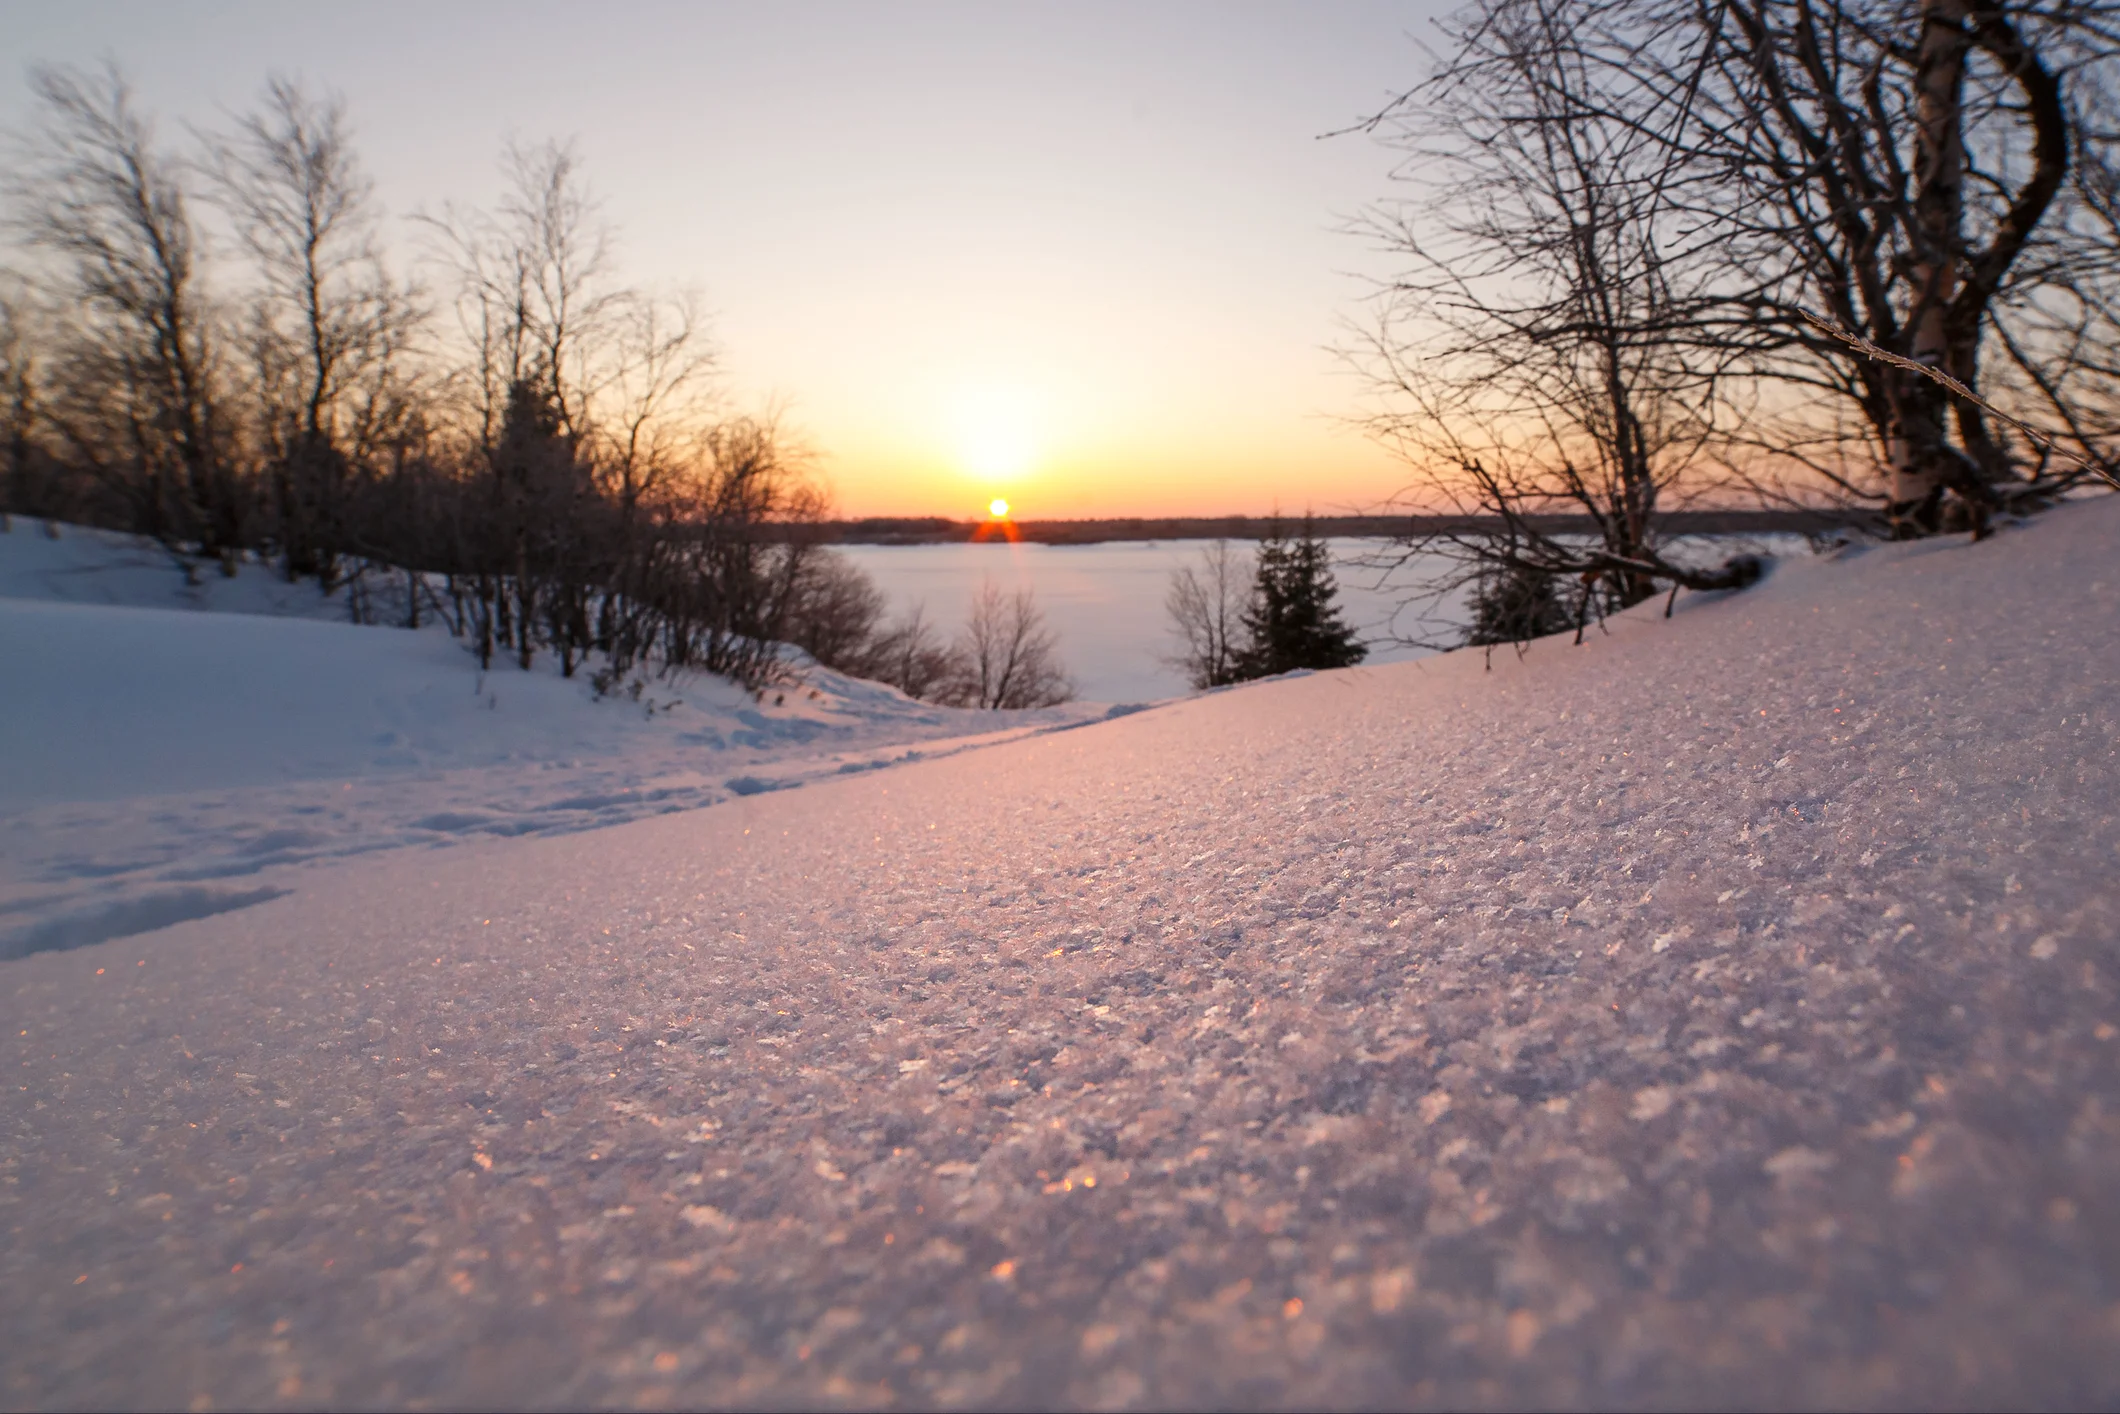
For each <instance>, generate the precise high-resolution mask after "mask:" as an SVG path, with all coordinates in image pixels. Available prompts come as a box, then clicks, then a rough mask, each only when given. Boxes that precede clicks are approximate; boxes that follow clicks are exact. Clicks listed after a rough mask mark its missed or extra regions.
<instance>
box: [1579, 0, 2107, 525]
mask: <svg viewBox="0 0 2120 1414" xmlns="http://www.w3.org/2000/svg"><path fill="white" fill-rule="evenodd" d="M1631 8H1633V9H1634V10H1635V11H1636V12H1637V13H1641V14H1646V15H1650V16H1653V17H1655V18H1657V19H1659V20H1661V21H1662V22H1664V23H1665V24H1666V25H1667V26H1668V27H1669V32H1670V33H1672V34H1675V35H1681V36H1683V39H1684V43H1683V44H1677V45H1674V44H1657V43H1637V42H1632V41H1621V40H1619V39H1618V38H1617V37H1616V36H1615V35H1612V34H1609V33H1608V34H1607V35H1604V36H1601V37H1600V40H1599V42H1600V43H1601V44H1602V45H1604V46H1605V48H1604V52H1605V53H1606V55H1607V57H1608V59H1609V60H1611V61H1613V62H1622V61H1623V62H1624V63H1625V64H1626V65H1627V67H1628V71H1629V73H1630V74H1631V75H1632V76H1633V77H1634V78H1635V80H1636V81H1637V82H1638V83H1640V84H1641V85H1643V86H1646V87H1647V88H1649V89H1650V90H1652V91H1655V92H1657V93H1659V94H1663V95H1666V96H1670V95H1675V94H1677V93H1679V92H1681V91H1683V92H1685V93H1686V94H1688V95H1689V97H1690V103H1689V105H1688V113H1687V121H1686V123H1685V124H1684V126H1683V128H1682V130H1680V131H1679V132H1677V133H1676V134H1675V135H1674V137H1673V138H1672V139H1671V140H1670V142H1669V144H1668V145H1669V146H1670V148H1671V149H1672V150H1673V151H1674V152H1675V153H1677V154H1679V155H1680V156H1681V157H1682V158H1683V160H1684V162H1685V163H1686V166H1687V169H1688V171H1689V172H1692V173H1695V174H1698V175H1699V176H1700V177H1701V178H1703V180H1701V181H1698V182H1695V183H1692V184H1690V185H1688V186H1687V187H1686V188H1685V189H1684V190H1685V197H1686V201H1685V205H1686V208H1687V211H1688V214H1689V216H1690V217H1691V218H1692V219H1693V220H1695V221H1696V222H1697V223H1698V224H1699V225H1700V227H1701V228H1702V229H1704V230H1709V231H1712V232H1713V233H1714V235H1715V236H1716V238H1717V239H1716V242H1715V244H1714V245H1713V246H1712V247H1711V248H1710V250H1711V253H1712V255H1713V256H1714V257H1715V269H1714V274H1713V278H1714V279H1715V281H1716V283H1717V284H1718V286H1719V287H1720V289H1721V291H1722V293H1723V295H1724V296H1725V298H1726V300H1727V301H1728V305H1729V308H1730V309H1731V310H1732V311H1733V312H1736V313H1741V314H1742V315H1743V317H1744V318H1745V319H1746V320H1747V321H1748V323H1749V324H1750V326H1751V327H1752V328H1753V329H1754V330H1755V331H1757V337H1756V338H1755V339H1754V340H1753V344H1752V348H1751V350H1750V355H1751V356H1750V360H1749V366H1748V372H1749V373H1750V374H1751V375H1752V376H1753V377H1754V378H1756V379H1758V380H1761V381H1762V382H1763V383H1766V384H1771V385H1772V386H1773V388H1774V389H1776V390H1777V393H1778V406H1777V407H1776V408H1774V409H1772V410H1773V411H1774V412H1775V413H1776V414H1777V415H1776V416H1775V417H1772V418H1769V419H1764V420H1763V421H1762V422H1761V424H1760V427H1761V430H1762V435H1761V436H1759V437H1757V438H1755V439H1754V445H1755V448H1756V450H1759V451H1762V452H1766V453H1770V454H1774V455H1779V456H1782V457H1784V458H1795V459H1797V460H1799V461H1800V463H1801V464H1802V466H1803V467H1804V468H1805V470H1806V471H1807V472H1808V473H1809V474H1811V475H1813V476H1815V477H1818V478H1821V479H1823V480H1824V481H1826V482H1828V483H1830V484H1833V485H1837V486H1839V487H1840V488H1842V489H1843V490H1844V491H1846V492H1848V493H1849V494H1851V495H1855V496H1860V497H1865V498H1874V499H1875V500H1876V501H1880V502H1882V504H1883V509H1884V511H1885V514H1886V516H1887V518H1888V520H1889V521H1890V523H1891V524H1892V526H1893V528H1894V529H1895V531H1896V532H1897V533H1900V534H1923V533H1929V532H1933V531H1935V530H1938V529H1942V528H1946V527H1947V526H1951V525H1970V526H1971V527H1973V528H1974V529H1975V530H1976V532H1977V531H1979V530H1980V529H1981V528H1982V527H1984V526H1985V524H1986V522H1987V518H1988V517H1989V515H1990V514H1991V513H1992V512H1993V511H1994V510H1996V509H1999V508H2007V507H2012V506H2024V505H2034V504H2039V503H2041V502H2043V501H2045V500H2048V499H2050V498H2051V497H2053V496H2054V495H2056V494H2059V493H2060V492H2061V491H2064V490H2066V489H2067V488H2068V487H2069V486H2070V485H2072V484H2074V483H2075V482H2076V481H2077V480H2079V479H2080V478H2081V476H2082V475H2083V472H2082V469H2081V468H2080V467H2077V466H2067V467H2063V466H2057V465H2053V464H2050V463H2047V462H2046V461H2045V459H2044V458H2043V457H2037V456H2032V457H2029V458H2028V457H2027V452H2029V451H2030V450H2031V449H2029V448H2027V447H2025V446H2024V445H2023V444H2021V443H2017V444H2014V445H2013V443H2012V440H2011V439H2009V438H2008V437H2007V435H2006V433H2004V434H2001V435H1998V432H1997V430H1996V429H1995V428H1993V427H1991V426H1990V424H1989V422H1988V420H1987V417H1986V415H1985V414H1984V413H1983V411H1982V409H1981V407H1980V406H1979V404H1978V402H1977V401H1975V400H1974V399H1971V398H1965V397H1959V396H1957V395H1955V394H1953V393H1952V392H1951V391H1950V388H1949V386H1948V385H1946V384H1944V383H1941V382H1939V381H1937V380H1935V379H1931V378H1928V377H1926V376H1924V375H1923V374H1922V373H1919V372H1916V371H1914V370H1913V369H1911V368H1909V367H1905V366H1901V365H1897V364H1894V363H1891V362H1889V361H1885V360H1880V359H1873V358H1869V357H1867V356H1864V355H1862V354H1861V353H1859V352H1858V351H1857V350H1856V349H1854V348H1853V347H1851V346H1850V345H1849V344H1847V343H1846V342H1844V341H1842V340H1840V339H1839V338H1837V337H1835V336H1833V335H1832V334H1830V333H1828V332H1826V331H1825V330H1823V329H1821V328H1820V327H1818V326H1817V325H1816V324H1814V323H1813V322H1812V320H1813V317H1814V316H1820V317H1822V318H1823V319H1824V320H1825V321H1826V322H1827V323H1828V324H1830V325H1831V326H1834V327H1837V328H1839V329H1841V330H1844V331H1848V332H1851V333H1853V334H1854V335H1855V336H1857V337H1858V338H1859V339H1861V340H1864V341H1866V342H1869V343H1871V344H1872V345H1874V346H1875V347H1878V348H1880V349H1883V350H1884V351H1886V352H1888V353H1890V354H1893V355H1895V356H1898V357H1900V358H1903V359H1906V360H1909V361H1911V363H1912V364H1914V365H1919V366H1922V367H1927V368H1934V369H1937V370H1940V371H1942V372H1943V373H1945V374H1947V375H1949V377H1950V378H1951V379H1952V380H1954V381H1955V382H1956V383H1957V384H1958V385H1959V386H1961V387H1963V388H1965V389H1967V390H1969V391H1970V392H1972V393H1976V394H1977V393H1978V392H1980V391H1981V386H1982V384H1981V374H1982V364H1983V354H1984V352H1985V351H1986V350H1987V349H1988V348H1989V347H1990V345H1991V344H1994V343H2000V344H2001V345H2002V346H2003V347H2004V349H2005V350H2010V351H2011V352H2010V354H2009V356H2010V357H2011V358H2012V359H2013V361H2016V362H2017V363H2018V364H2019V366H2020V367H2021V368H2024V369H2026V370H2035V369H2037V368H2039V367H2040V366H2042V365H2043V364H2046V363H2047V362H2048V360H2049V358H2050V357H2051V355H2052V354H2053V353H2054V349H2053V347H2052V345H2053V343H2054V342H2055V335H2056V334H2057V332H2065V330H2062V331H2057V330H2055V329H2053V328H2051V327H2050V328H2047V329H2045V330H2041V329H2040V328H2039V327H2038V326H2039V325H2040V323H2041V320H2040V319H2038V318H2032V319H2029V320H2027V319H2026V318H2024V315H2025V313H2026V311H2027V310H2028V309H2031V308H2035V307H2037V306H2039V305H2040V303H2041V297H2040V295H2039V294H2038V293H2036V289H2037V288H2038V287H2045V288H2047V289H2048V290H2049V291H2051V290H2052V289H2054V288H2068V287H2076V288H2080V287H2081V284H2082V282H2081V281H2080V280H2079V279H2078V278H2077V277H2078V276H2080V275H2083V274H2086V273H2089V272H2088V271H2087V269H2086V267H2085V265H2084V263H2083V262H2084V261H2085V259H2086V258H2087V257H2088V258H2090V259H2092V260H2093V261H2103V262H2104V263H2105V264H2106V265H2107V266H2108V267H2109V265H2110V255H2109V246H2108V253H2107V254H2105V255H2099V254H2097V252H2096V247H2095V242H2093V243H2091V244H2086V243H2085V242H2084V240H2083V239H2081V237H2083V236H2086V235H2091V234H2093V233H2092V232H2090V231H2087V230H2084V229H2082V228H2078V229H2077V231H2075V232H2074V233H2073V235H2072V233H2071V232H2070V231H2069V229H2068V227H2069V208H2070V203H2069V201H2067V200H2065V199H2064V198H2065V194H2066V193H2067V191H2068V176H2069V168H2070V165H2071V161H2072V158H2073V157H2074V156H2075V155H2077V154H2079V153H2081V152H2082V151H2083V144H2082V141H2081V136H2080V127H2079V124H2080V105H2079V104H2077V103H2076V102H2074V101H2072V100H2071V98H2070V94H2069V85H2070V83H2071V82H2073V81H2078V80H2081V84H2080V85H2079V86H2082V85H2089V84H2091V82H2092V80H2093V79H2094V77H2095V75H2096V74H2097V72H2098V71H2099V69H2100V68H2101V66H2104V65H2106V64H2108V63H2109V62H2110V60H2111V59H2112V57H2113V54H2114V52H2115V50H2114V37H2113V28H2112V25H2113V21H2114V19H2115V18H2116V16H2120V7H2115V6H2112V5H2109V4H2104V3H2096V2H2095V0H2061V2H2060V3H2044V0H2040V3H2031V2H2030V0H1836V3H1825V0H1717V3H1716V4H1715V5H1713V6H1712V7H1710V6H1708V5H1704V4H1700V3H1698V0H1655V3H1646V4H1640V5H1635V6H1633V7H1631ZM2086 91H2087V90H2086ZM2078 190H2079V191H2088V190H2089V189H2088V188H2084V187H2080V186H2079V188H2078ZM2031 381H2032V382H2033V383H2035V384H2036V383H2038V382H2039V381H2040V379H2039V377H2038V376H2036V374H2035V375H2034V376H2033V377H2032V378H2031ZM2047 381H2048V383H2049V385H2050V386H2049V388H2048V390H2047V392H2048V393H2052V392H2055V391H2058V385H2056V384H2053V382H2052V380H2051V379H2048V380H2047ZM2049 401H2050V402H2051V401H2052V399H2051V398H2049ZM2063 402H2064V406H2063V407H2062V408H2061V409H2058V411H2060V412H2061V413H2062V417H2061V423H2062V426H2061V427H2060V428H2059V429H2058V430H2059V431H2061V432H2062V434H2063V435H2069V428H2068V426H2067V424H2068V422H2069V421H2070V420H2071V419H2070V418H2069V416H2068V414H2067V408H2066V400H2065V399H2064V400H2063ZM2050 410H2052V409H2050ZM1849 429H1852V430H1853V431H1854V433H1855V437H1854V438H1853V439H1851V438H1850V437H1849V436H1848V430H1849ZM2028 463H2029V464H2028Z"/></svg>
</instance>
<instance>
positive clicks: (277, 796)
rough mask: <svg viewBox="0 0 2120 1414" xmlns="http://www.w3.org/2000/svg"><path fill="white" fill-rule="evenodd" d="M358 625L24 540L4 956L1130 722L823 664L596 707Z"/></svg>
mask: <svg viewBox="0 0 2120 1414" xmlns="http://www.w3.org/2000/svg"><path fill="white" fill-rule="evenodd" d="M386 588H387V586H386ZM382 607H385V608H388V607H390V606H389V605H388V604H387V603H386V604H385V605H383V606H382ZM182 610H205V611H211V612H181V611H182ZM347 613H348V608H347V596H346V594H345V593H344V592H343V591H342V592H341V593H339V594H338V595H335V596H326V595H324V594H322V593H321V592H320V591H319V590H318V589H317V588H316V586H315V585H314V584H313V583H308V584H300V585H290V584H287V583H285V582H284V581H282V580H280V579H278V578H277V577H276V576H274V575H273V574H271V573H270V572H269V570H268V569H267V568H266V567H265V566H262V565H258V564H245V565H242V566H241V567H240V568H239V573H238V574H237V575H236V577H234V578H233V579H227V578H223V577H222V575H221V574H220V573H219V571H218V569H217V568H209V569H207V570H205V571H203V572H193V573H192V574H190V575H187V574H186V572H185V571H184V569H183V567H182V566H181V564H180V563H179V562H178V561H176V560H174V559H173V558H172V557H171V556H169V555H168V554H167V553H166V552H164V551H163V550H161V549H160V548H159V547H156V546H153V545H152V544H149V543H143V542H140V541H136V540H134V539H132V538H131V537H126V536H118V535H112V534H107V533H103V532H96V531H89V530H82V529H78V528H69V529H67V530H65V531H64V532H62V534H61V536H60V537H59V538H58V539H50V538H48V537H46V536H45V535H44V534H43V533H42V532H41V530H39V529H37V528H35V527H34V526H33V525H32V524H31V523H27V522H23V523H18V525H17V527H16V529H15V531H14V532H13V533H12V534H7V535H0V664H5V665H6V673H7V678H6V684H5V688H4V690H0V741H5V742H8V743H10V749H9V750H7V751H5V752H0V958H5V957H8V956H13V955H17V954H20V953H22V952H26V951H31V950H35V949H38V948H43V947H52V946H62V945H63V946H74V945H78V944H79V943H80V942H83V941H95V940H98V939H100V938H104V937H114V936H120V935H121V934H122V933H123V932H129V931H138V930H139V929H140V928H142V927H156V926H161V925H162V924H164V923H169V922H175V921H177V920H179V919H181V918H190V917H200V916H204V914H206V913H211V912H215V911H218V910H217V908H216V907H214V906H213V905H214V904H215V902H216V901H217V900H218V901H223V902H227V903H228V904H229V906H237V901H240V902H241V903H249V902H255V901H257V900H258V899H259V898H265V897H272V896H274V895H275V893H276V892H277V891H279V890H280V889H282V888H284V887H285V884H284V883H281V882H277V881H278V880H279V878H280V875H281V873H282V872H284V871H285V869H286V868H287V867H288V866H293V865H299V864H305V863H309V862H313V861H329V860H332V859H338V858H343V857H345V856H348V855H353V854H365V853H371V852H374V851H377V850H385V849H393V848H400V847H405V846H419V845H435V844H444V843H449V842H452V841H454V840H458V839H461V838H464V837H467V836H479V835H535V834H550V833H567V832H571V831H576V830H583V829H591V828H595V827H598V826H602V825H609V824H613V823H616V822H619V821H623V820H630V819H634V818H636V817H638V816H641V815H647V814H658V813H665V812H669V811H675V810H685V809H692V808H696V807H698V806H701V805H707V804H711V803H713V802H715V801H719V800H726V799H729V798H731V797H732V796H736V795H743V794H755V793H758V792H760V791H764V790H773V789H781V788H785V787H788V786H792V785H797V784H800V783H801V782H803V781H806V780H813V779H816V778H818V777H821V776H830V775H835V774H839V773H842V772H850V771H859V770H867V769H872V768H874V767H877V766H884V765H891V764H896V763H899V762H903V761H908V760H917V759H921V758H922V757H926V756H932V755H936V754H947V753H949V752H953V751H958V750H963V749H965V748H967V747H970V746H978V745H988V744H992V743H993V742H996V741H1001V740H1008V739H1011V738H1013V737H1014V736H1018V735H1021V734H1023V733H1025V732H1034V731H1043V730H1052V729H1054V728H1057V727H1065V726H1071V725H1075V724H1077V723H1080V722H1083V721H1088V720H1093V719H1096V718H1100V717H1103V716H1105V715H1107V714H1108V712H1109V711H1110V710H1111V709H1110V708H1108V707H1106V706H1104V705H1101V704H1094V703H1091V704H1080V703H1078V704H1070V705H1068V706H1065V707H1061V708H1056V709H1051V710H1047V711H1041V712H1030V713H997V712H968V711H962V710H958V709H954V708H946V707H937V706H934V705H933V704H929V703H921V702H914V701H912V700H910V699H908V698H906V697H905V696H904V695H903V694H901V693H898V692H896V691H894V690H892V689H890V688H886V687H882V686H879V685H877V684H875V683H868V682H862V681H860V680H858V679H852V678H847V677H844V676H842V675H840V674H837V673H833V672H829V671H827V670H824V669H821V668H818V667H816V666H814V665H810V666H808V667H807V668H805V669H804V670H803V673H802V676H803V679H804V680H803V682H802V683H801V684H800V685H799V686H793V687H790V688H788V689H786V690H784V691H773V692H769V693H767V694H765V695H764V696H763V697H760V698H758V699H756V700H754V699H753V698H752V696H751V695H750V694H749V693H747V692H746V691H744V690H743V689H742V688H739V687H737V686H736V685H734V684H732V683H729V682H726V681H724V680H721V679H717V678H713V677H707V676H703V675H687V676H685V677H684V678H683V679H681V680H679V681H674V682H666V681H661V680H657V679H652V678H651V679H649V680H648V681H647V683H646V685H645V687H644V690H643V691H642V693H641V695H640V697H639V698H638V699H633V698H613V699H611V700H605V701H597V700H595V697H594V693H593V690H592V688H591V687H590V685H589V683H588V681H587V675H586V672H584V673H583V674H581V675H580V676H578V677H576V678H575V679H572V680H569V679H565V678H562V677H561V676H560V675H559V673H558V672H557V670H556V668H555V667H554V665H553V664H552V662H551V661H550V659H549V657H548V658H546V659H545V661H543V662H542V663H540V664H539V665H538V667H537V668H536V669H535V670H533V671H531V672H528V673H524V672H521V671H518V670H517V669H515V668H514V667H513V666H509V665H496V666H495V668H494V669H493V670H492V671H490V672H485V673H481V672H479V671H478V670H477V664H476V662H475V660H474V659H473V658H472V656H471V655H470V653H469V652H468V650H467V649H466V647H465V645H464V644H463V643H461V642H459V641H457V640H455V639H452V638H450V637H449V636H448V634H447V633H446V632H444V631H443V630H442V629H441V628H440V627H439V626H433V627H430V628H428V629H426V630H424V631H420V632H407V631H404V630H401V629H391V628H381V627H373V626H360V625H355V624H352V623H348V622H344V621H343V620H344V619H345V617H346V615H347ZM332 620H339V621H337V622H333V621H332ZM238 879H240V880H244V881H245V882H244V884H243V885H241V886H240V887H233V886H221V885H215V884H211V883H208V882H206V881H222V880H238Z"/></svg>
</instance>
